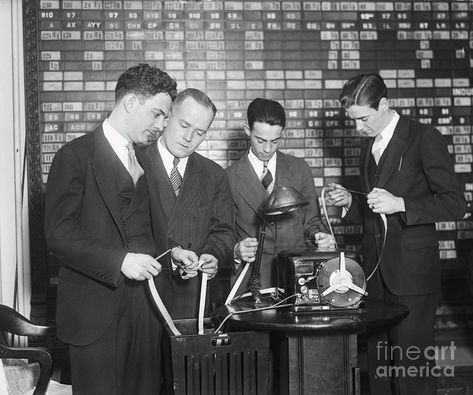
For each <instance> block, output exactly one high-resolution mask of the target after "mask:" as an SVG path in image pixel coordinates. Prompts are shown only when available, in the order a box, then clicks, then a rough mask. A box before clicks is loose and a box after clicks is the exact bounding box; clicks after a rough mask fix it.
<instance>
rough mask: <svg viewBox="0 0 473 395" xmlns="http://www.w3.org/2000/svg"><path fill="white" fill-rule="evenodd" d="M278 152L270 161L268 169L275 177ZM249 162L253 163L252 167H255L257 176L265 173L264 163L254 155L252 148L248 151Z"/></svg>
mask: <svg viewBox="0 0 473 395" xmlns="http://www.w3.org/2000/svg"><path fill="white" fill-rule="evenodd" d="M277 154H278V152H277V151H276V152H275V153H274V155H273V156H272V157H271V159H270V160H269V161H268V169H269V171H270V172H271V174H272V175H273V177H275V176H276V157H277ZM248 160H249V161H250V163H251V166H253V169H254V170H255V172H256V174H257V175H258V177H259V176H260V175H261V174H262V173H263V168H264V162H263V161H261V160H259V159H258V158H257V157H256V155H255V154H254V153H253V151H252V150H251V148H250V149H249V151H248Z"/></svg>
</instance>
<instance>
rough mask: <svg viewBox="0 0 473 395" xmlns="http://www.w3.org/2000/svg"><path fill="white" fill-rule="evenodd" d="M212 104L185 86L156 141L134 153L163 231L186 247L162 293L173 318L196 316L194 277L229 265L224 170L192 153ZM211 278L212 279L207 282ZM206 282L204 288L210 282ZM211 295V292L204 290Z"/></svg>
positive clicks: (230, 233) (230, 237)
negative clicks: (185, 260)
mask: <svg viewBox="0 0 473 395" xmlns="http://www.w3.org/2000/svg"><path fill="white" fill-rule="evenodd" d="M215 113H216V108H215V105H214V104H213V103H212V101H211V100H210V99H209V98H208V96H207V95H206V94H205V93H203V92H201V91H200V90H197V89H192V88H189V89H186V90H184V91H182V92H180V93H179V94H178V95H177V97H176V99H175V100H174V102H173V104H172V107H171V113H170V117H169V121H168V122H167V126H166V127H165V129H164V132H163V135H162V136H161V137H160V138H159V140H158V141H157V142H156V144H153V145H151V146H148V147H145V148H144V149H143V150H142V152H140V153H139V155H140V158H141V161H142V163H143V166H144V168H145V171H146V172H147V174H149V179H150V185H151V187H150V188H151V189H154V190H158V191H159V197H160V201H161V203H162V205H163V208H164V211H165V212H166V219H167V227H168V229H167V235H168V237H169V238H170V239H171V240H173V241H174V242H175V243H176V244H178V245H179V246H181V247H183V248H185V249H187V250H191V251H192V256H190V260H191V261H192V264H193V266H192V265H189V267H188V270H186V274H185V275H184V278H189V277H192V278H190V279H188V280H187V281H184V280H183V278H182V273H181V275H174V276H173V281H172V287H173V289H172V291H171V292H169V293H168V295H167V298H169V299H170V300H172V303H169V309H170V313H171V315H172V317H173V318H175V319H179V318H197V315H198V307H199V293H200V287H199V284H200V277H197V276H196V274H197V268H199V270H201V271H202V272H205V273H207V274H208V276H209V278H210V279H211V278H213V277H214V276H215V275H216V273H217V270H221V269H224V268H226V267H229V266H230V265H231V262H232V256H231V249H232V247H233V244H234V234H233V222H234V219H233V210H232V205H231V196H230V190H229V186H228V181H227V178H226V176H225V172H224V170H223V169H222V168H221V167H220V166H219V165H218V164H216V163H215V162H213V161H211V160H209V159H207V158H205V157H203V156H202V155H199V154H198V153H196V152H194V151H195V150H196V149H197V148H198V146H199V145H200V143H201V142H202V141H203V140H204V139H205V135H206V132H207V130H208V129H209V127H210V125H211V124H212V122H213V119H214V116H215ZM216 280H217V278H216V279H214V280H213V281H212V282H215V281H216ZM212 282H210V283H209V287H212ZM210 296H212V295H210Z"/></svg>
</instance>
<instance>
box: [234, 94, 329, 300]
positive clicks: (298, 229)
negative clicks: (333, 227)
mask: <svg viewBox="0 0 473 395" xmlns="http://www.w3.org/2000/svg"><path fill="white" fill-rule="evenodd" d="M247 116H248V124H247V125H245V126H244V129H245V133H246V134H247V136H248V137H249V138H250V149H249V151H248V152H247V153H245V154H244V155H243V156H242V157H241V158H240V159H239V160H238V161H236V162H235V163H233V164H232V165H231V166H229V167H228V168H227V169H226V172H227V176H228V180H229V182H230V188H231V192H232V198H233V204H234V210H235V222H236V227H237V229H236V230H237V237H238V239H237V240H240V241H239V242H238V243H237V244H236V245H235V246H234V258H235V260H236V261H237V262H241V261H245V262H253V261H254V260H255V255H256V251H257V247H258V241H257V236H258V232H259V228H260V226H261V224H262V222H263V218H262V209H263V206H264V204H265V203H266V201H267V199H268V195H269V194H270V193H271V191H272V190H273V189H274V187H275V186H279V185H281V186H290V187H293V188H295V189H296V190H297V191H298V192H300V193H301V194H302V195H303V196H304V197H305V198H306V199H307V200H308V202H309V204H308V205H307V206H305V207H302V208H300V209H298V210H295V211H293V212H291V213H287V214H285V215H282V216H281V217H280V218H279V219H278V220H277V222H276V223H273V224H270V225H269V226H268V227H267V229H266V236H265V242H264V250H263V255H262V262H261V270H260V274H261V280H262V287H263V288H267V287H274V286H275V285H276V284H277V278H276V266H275V262H274V261H275V259H274V258H275V255H276V254H277V253H278V252H279V251H281V250H284V249H286V250H287V249H300V248H304V247H305V246H306V245H307V244H308V243H310V244H316V245H318V246H320V247H324V248H332V247H333V246H334V243H335V240H334V239H333V237H332V236H331V235H329V234H327V233H326V227H325V225H324V223H323V222H322V220H321V218H320V213H319V203H318V197H317V191H316V189H315V185H314V179H313V176H312V173H311V171H310V168H309V166H308V165H307V163H306V162H305V160H304V159H302V158H296V157H294V156H291V155H287V154H284V153H282V152H280V151H279V150H278V148H279V145H280V144H281V141H282V138H283V132H284V127H285V125H286V114H285V111H284V108H283V107H282V106H281V105H280V104H279V103H278V102H276V101H273V100H267V99H259V98H258V99H255V100H253V101H252V102H251V103H250V105H249V106H248V111H247ZM246 277H247V278H249V273H247V276H246ZM242 284H243V285H242V286H243V287H246V285H247V284H245V282H243V283H242ZM244 289H246V288H240V290H241V291H243V290H244ZM239 293H240V292H239Z"/></svg>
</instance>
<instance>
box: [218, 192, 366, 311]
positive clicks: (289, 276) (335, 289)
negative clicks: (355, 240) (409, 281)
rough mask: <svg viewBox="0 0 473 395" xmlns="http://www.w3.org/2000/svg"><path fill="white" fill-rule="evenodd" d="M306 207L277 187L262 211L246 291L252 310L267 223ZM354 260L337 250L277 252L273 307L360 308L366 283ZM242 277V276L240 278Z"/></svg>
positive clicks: (299, 198) (296, 195)
mask: <svg viewBox="0 0 473 395" xmlns="http://www.w3.org/2000/svg"><path fill="white" fill-rule="evenodd" d="M324 194H325V188H324V189H323V190H322V196H321V197H322V206H323V209H324V213H325V216H326V220H327V224H328V227H329V229H330V233H331V234H332V236H333V230H332V227H331V225H330V221H329V218H328V215H327V209H326V207H325V203H324ZM307 204H308V201H307V200H306V199H305V198H304V196H303V195H302V194H300V193H299V192H298V191H297V190H295V189H294V188H292V187H286V186H278V187H276V188H275V189H274V190H273V192H272V193H271V195H270V196H269V198H268V201H267V203H266V205H265V208H264V213H263V218H264V223H263V225H262V227H261V229H260V234H259V237H258V241H259V244H258V251H257V253H256V260H255V262H254V263H253V264H252V276H251V278H250V287H249V289H250V291H251V292H252V294H253V298H254V301H255V305H256V306H255V307H257V306H258V305H260V306H261V293H260V288H261V281H259V279H260V277H259V276H260V273H259V272H260V264H261V254H262V249H263V244H264V239H265V230H266V221H267V219H270V218H273V219H276V218H277V217H278V216H280V215H284V214H285V213H288V212H291V211H294V210H297V209H299V208H301V207H303V206H305V205H307ZM357 259H358V256H357V254H355V253H352V252H349V251H344V250H342V249H339V248H336V249H325V250H322V249H309V250H297V251H281V252H279V254H278V255H277V269H278V284H277V287H276V296H275V297H274V301H275V302H276V303H275V304H274V307H277V305H279V304H281V303H282V302H283V301H284V306H287V305H288V304H289V306H290V310H291V311H294V312H304V311H309V312H310V311H317V310H343V309H356V308H358V307H360V305H361V303H362V298H363V296H365V295H367V292H366V284H367V280H366V278H365V275H364V273H363V270H362V268H361V266H360V265H359V264H358V262H357ZM243 275H244V274H243V273H241V277H243ZM238 281H239V280H237V283H238ZM236 288H238V284H235V286H234V290H232V291H231V293H230V295H229V298H228V299H227V303H228V302H230V303H231V300H232V297H233V296H234V291H235V290H236ZM281 289H282V290H283V291H282V293H281V291H280V290H281ZM242 296H243V295H242ZM270 304H271V303H270ZM280 307H282V306H280Z"/></svg>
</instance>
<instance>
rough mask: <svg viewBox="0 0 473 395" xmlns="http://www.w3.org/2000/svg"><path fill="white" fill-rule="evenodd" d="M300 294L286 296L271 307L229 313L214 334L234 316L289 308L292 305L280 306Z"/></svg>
mask: <svg viewBox="0 0 473 395" xmlns="http://www.w3.org/2000/svg"><path fill="white" fill-rule="evenodd" d="M299 295H300V294H298V293H297V294H294V295H290V296H288V297H287V298H284V299H282V300H280V301H279V302H277V303H275V304H273V305H271V306H266V307H257V308H255V309H248V310H241V311H234V312H231V313H230V314H228V315H227V316H226V317H225V318H224V319H223V320H222V322H221V323H220V325H219V326H218V328H217V329H215V331H214V333H219V332H220V330H221V329H222V327H223V325H224V324H225V322H226V321H227V320H228V319H229V318H230V317H232V316H234V315H238V314H245V313H253V312H257V311H265V310H272V309H280V308H283V307H291V306H292V304H282V303H284V302H285V301H286V300H288V299H290V298H294V297H296V296H299Z"/></svg>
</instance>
